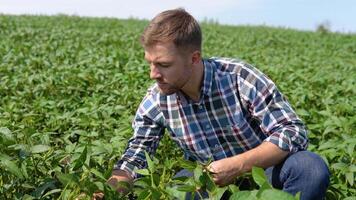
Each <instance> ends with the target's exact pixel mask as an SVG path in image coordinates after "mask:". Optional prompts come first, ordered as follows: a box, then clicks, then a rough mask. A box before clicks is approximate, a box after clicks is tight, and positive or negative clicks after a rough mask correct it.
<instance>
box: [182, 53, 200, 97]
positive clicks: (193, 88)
mask: <svg viewBox="0 0 356 200" xmlns="http://www.w3.org/2000/svg"><path fill="white" fill-rule="evenodd" d="M192 73H193V74H192V76H191V77H192V78H191V80H189V82H188V84H187V85H186V86H184V87H183V88H182V89H181V90H182V92H183V93H184V94H186V95H187V96H188V97H189V98H191V99H192V100H193V101H195V102H198V101H199V100H200V91H201V86H202V83H203V78H204V64H203V60H201V61H200V62H199V63H198V64H197V65H196V66H194V68H193V70H192Z"/></svg>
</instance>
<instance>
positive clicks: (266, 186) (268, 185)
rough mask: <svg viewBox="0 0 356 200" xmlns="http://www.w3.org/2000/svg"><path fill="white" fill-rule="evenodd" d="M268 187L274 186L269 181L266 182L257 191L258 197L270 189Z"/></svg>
mask: <svg viewBox="0 0 356 200" xmlns="http://www.w3.org/2000/svg"><path fill="white" fill-rule="evenodd" d="M268 189H273V188H272V186H271V185H270V184H269V183H268V181H266V182H264V183H263V185H262V186H261V187H260V189H259V190H258V192H257V195H256V196H257V197H258V198H260V197H261V194H262V192H263V191H265V190H268Z"/></svg>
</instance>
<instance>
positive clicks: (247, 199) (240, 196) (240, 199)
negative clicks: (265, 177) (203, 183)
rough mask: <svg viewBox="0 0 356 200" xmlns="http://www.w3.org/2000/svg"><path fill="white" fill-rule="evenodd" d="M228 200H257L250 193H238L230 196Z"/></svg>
mask: <svg viewBox="0 0 356 200" xmlns="http://www.w3.org/2000/svg"><path fill="white" fill-rule="evenodd" d="M229 200H257V197H255V196H254V195H253V193H252V192H251V191H239V192H237V193H234V194H232V195H231V196H230V199H229Z"/></svg>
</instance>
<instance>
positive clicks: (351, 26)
mask: <svg viewBox="0 0 356 200" xmlns="http://www.w3.org/2000/svg"><path fill="white" fill-rule="evenodd" d="M206 2H209V3H206ZM177 7H183V8H185V9H186V10H187V11H189V12H190V13H191V14H192V15H193V16H194V17H196V18H197V19H198V20H203V19H214V20H216V21H218V22H219V23H221V24H231V25H247V24H248V25H267V26H275V27H288V28H294V29H299V30H315V29H316V27H317V25H318V24H321V23H327V24H329V27H330V29H331V30H332V31H338V32H346V33H348V32H353V33H356V0H337V1H329V0H219V1H218V0H216V1H207V0H179V1H177V0H157V1H155V0H128V1H122V0H96V1H94V0H0V13H5V14H45V15H54V14H58V13H61V14H68V15H79V16H96V17H116V18H128V17H136V18H140V19H151V18H152V17H154V16H155V15H156V14H157V13H159V12H161V11H163V10H166V9H172V8H177Z"/></svg>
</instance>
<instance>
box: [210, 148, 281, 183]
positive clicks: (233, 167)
mask: <svg viewBox="0 0 356 200" xmlns="http://www.w3.org/2000/svg"><path fill="white" fill-rule="evenodd" d="M287 155H288V152H287V151H283V150H281V149H280V148H279V147H277V146H276V145H275V144H272V143H270V142H263V143H262V144H261V145H259V146H257V147H256V148H254V149H251V150H249V151H246V152H244V153H242V154H239V155H236V156H233V157H230V158H224V159H221V160H218V161H214V162H212V163H210V165H209V166H208V167H207V169H208V170H209V171H210V172H211V174H212V177H213V180H214V182H215V183H216V184H217V185H219V186H225V185H228V184H230V183H232V182H233V181H234V180H235V179H236V178H237V176H240V175H242V174H243V173H246V172H249V171H251V169H252V167H253V166H257V167H262V168H268V167H270V166H273V165H276V164H278V163H280V162H281V161H282V160H283V159H284V158H285V157H286V156H287Z"/></svg>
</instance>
